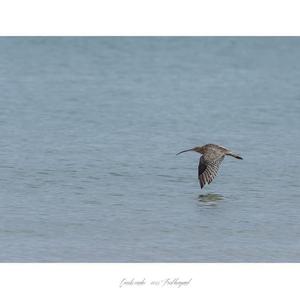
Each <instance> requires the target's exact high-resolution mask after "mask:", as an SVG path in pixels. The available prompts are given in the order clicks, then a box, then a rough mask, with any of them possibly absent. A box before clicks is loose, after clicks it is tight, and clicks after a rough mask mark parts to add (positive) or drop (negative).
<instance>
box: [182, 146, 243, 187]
mask: <svg viewBox="0 0 300 299" xmlns="http://www.w3.org/2000/svg"><path fill="white" fill-rule="evenodd" d="M188 151H194V152H197V153H199V154H202V156H201V157H200V161H199V165H198V179H199V183H200V186H201V189H202V188H203V187H204V185H205V184H210V183H211V182H212V180H213V179H214V178H215V176H216V175H217V172H218V169H219V166H220V164H221V163H222V161H223V160H224V158H225V156H232V157H234V158H236V159H240V160H242V159H243V158H242V157H241V156H239V155H237V154H235V153H233V152H232V151H231V150H229V149H227V148H225V147H223V146H220V145H216V144H206V145H204V146H197V147H194V148H192V149H188V150H185V151H182V152H179V153H178V154H177V155H179V154H181V153H184V152H188Z"/></svg>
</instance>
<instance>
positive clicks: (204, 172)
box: [198, 155, 224, 189]
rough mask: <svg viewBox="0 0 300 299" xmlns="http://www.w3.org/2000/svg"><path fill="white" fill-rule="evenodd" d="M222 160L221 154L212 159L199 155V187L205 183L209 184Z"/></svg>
mask: <svg viewBox="0 0 300 299" xmlns="http://www.w3.org/2000/svg"><path fill="white" fill-rule="evenodd" d="M223 160H224V156H223V155H222V156H220V157H219V158H217V159H216V160H213V161H209V160H206V159H205V158H204V156H201V157H200V161H199V166H198V179H199V183H200V186H201V189H202V188H203V187H204V185H205V184H210V183H211V182H212V180H213V179H214V177H215V176H216V175H217V173H218V169H219V166H220V164H221V163H222V161H223Z"/></svg>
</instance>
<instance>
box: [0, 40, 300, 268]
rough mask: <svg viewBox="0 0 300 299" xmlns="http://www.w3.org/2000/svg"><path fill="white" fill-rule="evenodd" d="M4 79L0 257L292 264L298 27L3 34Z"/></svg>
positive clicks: (297, 202)
mask: <svg viewBox="0 0 300 299" xmlns="http://www.w3.org/2000/svg"><path fill="white" fill-rule="evenodd" d="M0 90H1V94H0V125H1V131H0V132H1V139H0V184H1V188H0V211H1V217H0V261H2V262H29V261H35V262H42V261H47V262H54V261H58V262H69V261H70V262H77V261H78V262H222V261H224V262H227V261H228V262H258V261H264V262H271V261H274V262H283V261H284V262H300V180H299V179H300V170H299V165H300V151H299V148H300V138H299V131H300V117H299V116H300V38H1V39H0ZM205 143H218V144H222V145H224V146H227V147H229V148H231V149H232V150H234V151H236V152H238V153H240V154H241V155H242V156H243V157H244V160H243V161H240V160H236V159H234V158H230V157H228V158H226V159H225V160H224V162H223V164H222V166H221V168H220V171H219V176H218V177H217V178H216V179H215V181H214V182H213V183H212V184H211V185H209V186H207V187H205V188H204V189H203V190H200V187H199V184H198V180H197V166H198V159H199V156H198V154H196V153H186V154H184V155H180V156H175V153H177V152H178V151H180V150H183V149H187V148H190V147H193V146H195V145H201V144H205Z"/></svg>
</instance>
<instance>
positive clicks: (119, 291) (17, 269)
mask: <svg viewBox="0 0 300 299" xmlns="http://www.w3.org/2000/svg"><path fill="white" fill-rule="evenodd" d="M299 271H300V265H299V264H126V263H123V264H2V265H1V267H0V281H1V288H0V297H1V298H5V299H7V298H9V299H10V298H31V299H35V298H38V299H40V298H43V299H48V298H51V299H53V298H57V299H60V298H64V299H67V298H72V299H77V298H80V299H83V298H88V299H93V298H95V299H96V298H97V299H99V298H139V299H140V298H157V297H158V298H182V297H183V296H187V298H197V299H199V298H205V299H206V298H231V299H235V298H239V299H240V298H243V299H248V298H249V299H253V298H273V299H276V298H280V299H282V298H289V299H293V298H295V299H296V298H297V299H298V298H299V296H300V289H299ZM123 278H126V279H128V280H130V279H131V278H135V279H136V280H142V279H146V280H147V281H151V280H161V279H165V278H171V279H172V278H179V279H181V280H187V279H191V278H192V281H191V282H190V284H189V285H188V286H182V287H180V288H178V287H176V286H167V287H156V286H151V285H149V284H148V285H144V286H124V287H122V288H120V286H119V285H120V282H121V280H122V279H123Z"/></svg>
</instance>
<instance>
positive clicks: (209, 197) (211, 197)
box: [198, 193, 224, 202]
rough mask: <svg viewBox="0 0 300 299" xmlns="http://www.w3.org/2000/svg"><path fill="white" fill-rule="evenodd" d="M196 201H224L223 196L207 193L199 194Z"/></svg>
mask: <svg viewBox="0 0 300 299" xmlns="http://www.w3.org/2000/svg"><path fill="white" fill-rule="evenodd" d="M198 199H199V201H201V202H214V201H218V200H222V199H224V196H223V195H221V194H217V193H208V194H200V195H199V196H198Z"/></svg>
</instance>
